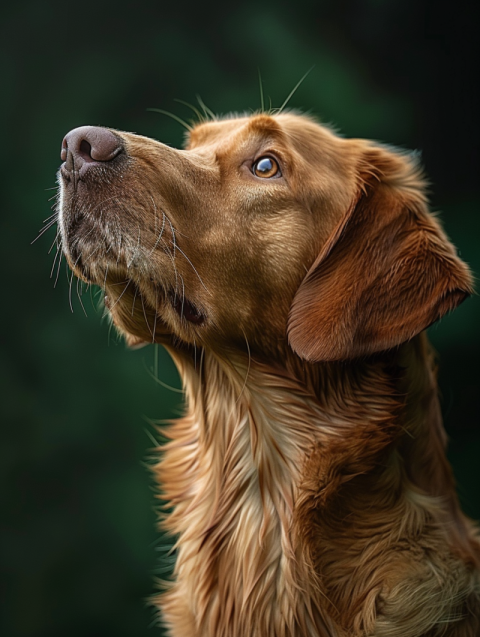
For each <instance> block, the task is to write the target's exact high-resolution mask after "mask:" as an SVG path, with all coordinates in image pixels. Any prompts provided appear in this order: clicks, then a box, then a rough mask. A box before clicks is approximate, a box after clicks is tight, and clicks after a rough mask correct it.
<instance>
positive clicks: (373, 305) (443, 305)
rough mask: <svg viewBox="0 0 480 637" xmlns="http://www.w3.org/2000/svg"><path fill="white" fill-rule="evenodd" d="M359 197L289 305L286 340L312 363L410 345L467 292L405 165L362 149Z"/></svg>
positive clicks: (412, 168)
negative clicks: (402, 344)
mask: <svg viewBox="0 0 480 637" xmlns="http://www.w3.org/2000/svg"><path fill="white" fill-rule="evenodd" d="M358 175H359V180H358V181H359V194H358V198H357V200H356V202H355V203H354V204H353V205H352V206H351V208H350V210H348V212H346V214H345V215H344V217H343V218H342V219H341V221H340V223H339V224H338V226H337V228H336V229H335V230H334V232H333V234H332V235H331V236H330V238H329V239H328V241H327V243H326V245H325V246H324V247H323V249H322V250H321V252H320V254H319V255H318V257H317V259H316V260H315V262H314V263H313V265H312V267H311V268H310V270H309V272H308V273H307V275H306V277H305V279H304V280H303V282H302V283H301V285H300V287H299V289H298V291H297V293H296V295H295V297H294V299H293V303H292V307H291V310H290V316H289V322H288V337H289V342H290V345H291V347H292V349H293V350H294V351H295V352H296V353H297V354H298V355H299V356H301V357H302V358H304V359H306V360H309V361H333V360H345V359H350V358H355V357H358V356H363V355H367V354H371V353H374V352H379V351H383V350H387V349H390V348H392V347H395V346H397V345H399V344H400V343H403V342H404V341H407V340H409V339H411V338H412V337H413V336H415V335H416V334H418V333H419V332H420V331H422V330H423V329H425V328H426V327H428V326H429V325H430V324H431V323H433V322H434V321H436V320H438V319H439V318H440V317H442V316H443V315H444V314H445V313H446V312H448V311H450V310H452V309H454V308H455V307H457V305H459V304H460V303H461V302H462V301H463V300H464V299H465V298H466V297H467V296H468V295H469V294H471V292H472V278H471V275H470V272H469V270H468V268H467V266H466V265H465V264H464V263H463V262H462V261H460V259H459V258H458V257H457V256H456V253H455V249H454V247H453V246H452V244H451V243H450V242H449V240H448V239H447V237H446V236H445V234H444V232H443V231H442V229H441V227H440V225H439V223H438V222H437V220H436V219H435V217H434V216H433V215H432V214H430V213H429V212H428V210H427V206H426V199H425V195H424V183H423V181H422V179H421V174H420V171H419V169H418V167H417V165H416V163H415V161H414V160H413V159H412V158H409V157H407V156H404V155H402V154H400V153H394V152H392V151H390V150H387V149H385V148H382V147H375V146H366V148H365V149H364V151H363V153H362V159H361V161H360V164H359V171H358Z"/></svg>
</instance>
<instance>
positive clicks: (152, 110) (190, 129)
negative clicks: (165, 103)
mask: <svg viewBox="0 0 480 637" xmlns="http://www.w3.org/2000/svg"><path fill="white" fill-rule="evenodd" d="M147 111H151V112H152V113H161V114H162V115H168V117H171V118H172V119H174V120H176V121H177V122H178V123H179V124H181V125H182V126H183V127H184V128H186V129H187V130H188V131H190V132H192V130H193V128H192V127H191V126H190V125H189V124H187V122H185V121H184V120H183V119H182V118H181V117H178V116H177V115H175V114H174V113H170V112H169V111H164V110H163V108H147Z"/></svg>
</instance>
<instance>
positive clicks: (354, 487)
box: [156, 347, 451, 637]
mask: <svg viewBox="0 0 480 637" xmlns="http://www.w3.org/2000/svg"><path fill="white" fill-rule="evenodd" d="M410 349H411V350H412V352H413V354H412V353H410V355H414V350H415V347H413V349H412V348H410ZM417 349H418V347H417ZM171 353H172V356H173V357H174V360H175V362H176V364H177V366H178V368H179V371H180V374H181V376H182V378H183V382H184V387H185V392H186V398H187V414H186V416H185V417H184V418H182V419H180V420H178V421H176V422H175V423H174V424H173V425H172V426H171V427H170V428H169V430H168V431H166V432H164V433H166V435H167V436H168V437H169V438H171V442H170V443H168V444H167V445H166V447H165V455H164V459H163V460H162V462H161V463H160V464H159V465H158V467H157V468H156V473H157V478H158V480H159V483H160V484H161V485H162V490H163V493H164V496H165V499H166V500H168V501H169V503H170V504H171V505H172V506H173V512H172V513H171V514H170V515H169V516H168V518H167V520H166V522H165V526H166V528H167V529H168V530H169V531H170V532H172V533H173V534H175V535H178V542H177V546H178V557H177V564H176V578H177V581H176V583H175V584H174V585H173V586H172V588H171V590H170V591H169V592H167V593H166V594H163V595H162V598H161V601H160V604H161V607H162V611H163V613H164V615H165V617H166V618H167V620H168V621H170V622H171V624H172V625H175V626H177V627H180V628H179V629H178V631H179V632H178V635H181V634H182V635H183V634H185V635H188V634H199V635H203V634H205V635H218V636H221V635H225V636H226V635H231V634H245V635H247V634H248V635H262V636H266V637H267V636H270V635H271V636H276V635H285V636H287V635H292V636H293V635H296V634H302V635H310V634H312V635H314V634H315V635H318V634H322V632H320V631H322V630H323V634H325V635H330V634H335V633H334V631H333V629H332V624H331V623H330V619H328V618H329V617H333V616H335V615H338V612H339V609H338V608H337V609H335V604H337V602H338V600H341V599H348V600H350V602H349V603H351V606H352V608H354V606H355V596H354V595H353V594H352V595H348V596H345V594H344V584H343V585H342V594H341V595H339V598H338V600H335V597H336V595H335V590H333V592H332V587H330V586H329V585H328V578H329V573H330V575H331V579H332V581H333V580H334V579H335V573H334V566H333V564H332V560H331V556H332V555H333V554H334V553H335V552H336V558H335V559H338V560H341V552H340V553H339V552H338V537H339V536H341V535H342V531H343V529H344V528H345V524H348V522H346V520H348V518H349V516H351V519H355V520H356V521H357V523H358V524H359V526H360V527H361V526H362V524H363V523H364V522H365V519H366V518H365V515H364V511H368V513H369V514H368V518H369V521H368V523H367V522H365V528H366V532H365V536H364V537H363V539H362V538H361V539H360V541H359V547H358V552H359V554H360V553H361V552H362V551H363V550H364V549H365V544H366V542H368V541H369V537H370V536H369V535H367V532H368V531H371V528H372V520H373V524H374V525H375V524H385V523H388V520H389V519H390V518H391V523H392V524H395V523H397V522H398V520H399V519H402V518H401V517H399V515H400V514H401V512H399V511H398V510H397V509H398V507H397V505H396V502H397V501H398V498H399V493H401V492H402V491H404V490H405V489H406V486H405V485H406V484H407V483H408V484H410V482H409V477H408V476H406V474H405V471H404V468H403V465H402V462H401V461H399V455H398V452H392V448H393V446H394V444H395V443H396V442H398V440H399V436H400V432H404V427H405V424H406V421H405V418H400V414H405V413H407V412H408V409H407V407H406V401H405V392H406V388H405V386H403V387H402V383H401V382H400V381H399V375H398V368H399V365H398V364H397V362H395V363H394V364H392V357H391V356H390V357H386V358H385V357H384V358H381V357H378V358H376V359H375V360H371V361H369V362H368V361H363V362H361V363H356V364H352V365H349V364H329V365H328V366H326V365H323V366H322V365H307V364H304V363H303V362H301V361H299V360H298V359H297V358H296V357H293V356H292V357H290V358H287V359H286V360H285V364H284V365H283V366H280V365H278V366H276V367H273V366H268V365H265V364H262V363H260V362H258V361H255V360H252V359H250V358H249V357H248V356H243V355H236V356H230V357H229V358H228V359H226V358H222V357H219V356H217V355H215V354H214V353H212V352H208V351H205V352H203V354H202V357H201V360H200V361H198V362H197V364H195V363H194V362H193V360H192V358H191V357H190V356H186V355H184V354H179V352H178V351H174V352H171ZM417 354H418V352H417ZM419 356H420V359H421V360H422V361H423V371H421V372H420V379H419V380H418V379H417V381H416V382H417V384H419V385H421V386H422V389H421V391H422V392H423V393H428V391H427V385H429V384H431V383H432V382H433V381H432V379H431V374H430V372H428V373H427V371H426V370H427V367H426V366H425V361H424V358H425V355H424V352H420V354H419ZM429 379H430V380H429ZM408 382H410V381H408ZM419 391H420V389H419ZM430 393H431V392H430ZM401 394H403V398H402V396H401ZM407 415H408V414H407ZM417 416H418V414H417V415H416V417H417ZM407 419H408V418H407ZM422 419H423V416H422ZM413 420H414V419H413ZM413 420H412V422H411V423H410V424H409V427H410V428H413V429H414V428H415V427H416V426H417V423H416V421H415V422H414V421H413ZM440 433H441V432H440ZM439 435H440V434H439ZM417 442H418V441H417ZM441 446H442V445H441V443H440V447H441ZM424 460H425V459H424ZM434 462H435V458H432V464H434ZM437 473H438V471H437ZM442 479H445V480H446V481H447V483H448V481H449V480H450V482H449V486H450V489H451V478H449V476H447V477H446V478H445V476H443V477H442ZM445 488H446V486H445ZM444 490H445V489H444ZM412 493H413V492H412ZM346 494H347V495H346ZM412 497H413V496H412ZM378 503H381V504H380V505H379V504H378ZM432 507H433V505H432ZM322 511H323V512H324V513H325V515H324V516H322V515H319V512H320V513H321V512H322ZM392 512H393V515H392ZM327 520H328V525H327ZM412 524H415V521H414V520H413V521H412ZM319 534H321V537H324V538H325V541H324V545H323V547H322V548H321V550H318V548H317V549H315V550H313V549H312V547H313V546H316V547H318V544H319V543H318V537H319ZM313 537H316V538H317V539H316V540H315V541H313ZM349 537H350V538H352V537H353V535H352V534H350V536H349ZM309 538H310V539H311V540H312V541H310V539H309ZM311 549H312V550H311ZM349 550H351V547H350V548H349ZM329 556H330V557H329ZM349 560H350V563H351V564H355V560H354V559H353V558H352V554H350V557H349ZM319 565H320V566H321V570H322V582H320V580H319V578H318V575H317V573H318V572H319ZM332 569H333V570H332ZM332 586H333V588H334V585H333V584H332ZM327 590H328V596H329V598H330V601H329V600H328V599H327V595H326V591H327ZM332 598H333V599H332ZM359 603H360V602H359ZM362 603H363V602H362ZM179 609H180V612H179ZM350 610H351V609H350ZM340 612H341V613H344V615H345V613H347V609H345V610H342V609H340ZM352 612H353V611H352ZM332 621H333V620H332ZM174 634H175V635H176V634H177V633H174Z"/></svg>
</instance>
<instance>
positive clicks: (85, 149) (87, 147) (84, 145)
mask: <svg viewBox="0 0 480 637" xmlns="http://www.w3.org/2000/svg"><path fill="white" fill-rule="evenodd" d="M78 154H79V155H80V156H81V157H83V159H84V160H85V161H95V160H94V159H93V157H92V146H91V144H89V143H88V142H87V140H86V139H82V141H81V142H80V146H79V148H78Z"/></svg>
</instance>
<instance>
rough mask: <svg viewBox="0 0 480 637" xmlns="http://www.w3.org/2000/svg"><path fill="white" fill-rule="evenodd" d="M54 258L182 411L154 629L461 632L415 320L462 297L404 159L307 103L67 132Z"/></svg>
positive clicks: (465, 571)
mask: <svg viewBox="0 0 480 637" xmlns="http://www.w3.org/2000/svg"><path fill="white" fill-rule="evenodd" d="M62 157H63V159H64V161H65V163H64V164H63V165H62V168H61V170H60V184H61V197H60V206H59V217H60V226H61V234H62V241H63V249H64V252H65V254H66V256H67V259H68V262H69V264H70V266H71V268H72V269H73V271H74V272H75V274H76V275H77V276H78V277H80V278H82V279H84V280H86V281H89V282H93V283H96V284H97V285H99V286H101V287H103V288H104V289H105V294H106V305H107V307H108V308H109V311H110V313H111V316H112V318H113V321H114V323H115V325H116V326H117V327H118V329H119V330H120V331H121V332H122V333H123V334H124V335H125V337H126V339H127V342H128V343H130V344H131V345H135V344H140V343H142V342H157V343H162V344H163V345H165V347H166V348H167V349H168V351H169V352H170V353H171V355H172V357H173V359H174V360H175V362H176V364H177V366H178V369H179V371H180V374H181V376H182V379H183V383H184V386H185V392H186V397H187V412H186V415H185V417H184V418H182V419H180V420H178V421H176V422H175V423H174V424H173V425H172V426H171V427H170V428H169V429H168V434H167V435H168V436H169V438H170V439H171V442H170V443H169V444H167V445H166V447H165V448H164V450H163V452H164V453H163V459H162V460H161V462H159V464H158V466H157V467H156V474H157V477H158V480H159V483H160V485H161V489H162V492H163V494H164V496H165V498H166V499H167V501H168V502H169V503H170V504H171V506H172V507H173V508H172V513H170V514H169V516H168V518H167V520H166V521H165V526H166V528H167V529H169V530H170V531H171V532H172V533H173V534H175V535H176V536H177V537H178V541H177V547H178V558H177V563H176V568H175V574H174V581H173V582H172V584H171V585H170V587H169V588H168V590H167V591H166V592H164V593H163V594H161V595H160V596H159V597H158V600H157V602H158V607H159V608H160V609H161V611H162V615H163V618H164V621H165V623H166V625H167V626H168V628H169V634H170V635H172V636H175V637H200V636H202V637H274V636H275V637H306V636H308V637H313V636H318V637H353V636H357V637H360V636H362V637H363V636H365V637H366V636H375V637H440V636H455V637H475V636H476V637H478V635H480V543H479V539H478V534H477V532H476V530H475V528H474V527H473V525H472V523H471V522H470V521H469V520H468V519H467V518H466V517H465V516H464V515H463V514H462V512H461V511H460V508H459V505H458V502H457V498H456V495H455V491H454V484H453V479H452V475H451V471H450V468H449V466H448V463H447V461H446V458H445V454H444V446H445V435H444V432H443V428H442V423H441V416H440V410H439V405H438V399H437V388H436V379H435V369H434V362H433V356H432V353H431V351H430V348H429V345H428V342H427V339H426V337H425V334H423V333H422V331H423V330H424V329H425V328H426V327H428V326H429V325H430V324H431V323H433V322H434V321H436V320H437V319H439V318H440V317H441V316H443V315H444V314H445V313H446V312H448V311H449V310H452V309H453V308H455V307H456V306H457V305H458V304H459V303H461V302H462V301H463V300H464V299H465V297H466V296H468V294H469V293H470V292H471V285H472V282H471V276H470V274H469V271H468V269H467V267H466V266H465V265H464V264H463V263H462V262H461V261H460V260H459V259H458V257H457V256H456V253H455V250H454V248H453V247H452V245H451V244H450V243H449V241H448V239H447V238H446V236H445V235H444V233H443V231H442V229H441V228H440V226H439V224H438V221H437V220H436V219H435V217H434V216H433V215H432V214H431V213H429V212H428V209H427V203H426V198H425V191H424V182H423V180H422V175H421V171H420V169H419V167H418V165H417V163H416V161H415V159H414V158H412V157H411V156H408V155H406V154H404V153H399V152H395V151H393V150H392V149H390V148H387V147H383V146H380V145H377V144H374V143H371V142H368V141H364V140H359V139H342V138H341V137H338V136H337V135H335V134H334V133H332V132H331V131H330V130H328V129H327V128H325V127H323V126H320V125H319V124H317V123H316V122H315V121H313V120H312V119H310V118H307V117H305V116H300V115H295V114H285V113H284V114H277V115H269V114H258V115H254V116H251V117H239V118H232V119H226V120H218V121H217V120H214V121H210V122H203V123H201V124H199V125H198V126H196V127H195V128H194V129H193V131H192V132H191V134H190V136H189V139H188V144H187V147H186V149H185V150H177V149H174V148H170V147H168V146H165V145H163V144H160V143H158V142H156V141H153V140H151V139H147V138H144V137H139V136H137V135H133V134H130V133H120V132H117V131H111V130H109V129H104V128H94V127H83V128H79V129H75V130H74V131H72V132H70V133H69V134H68V135H67V137H66V138H65V140H64V143H63V149H62Z"/></svg>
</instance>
